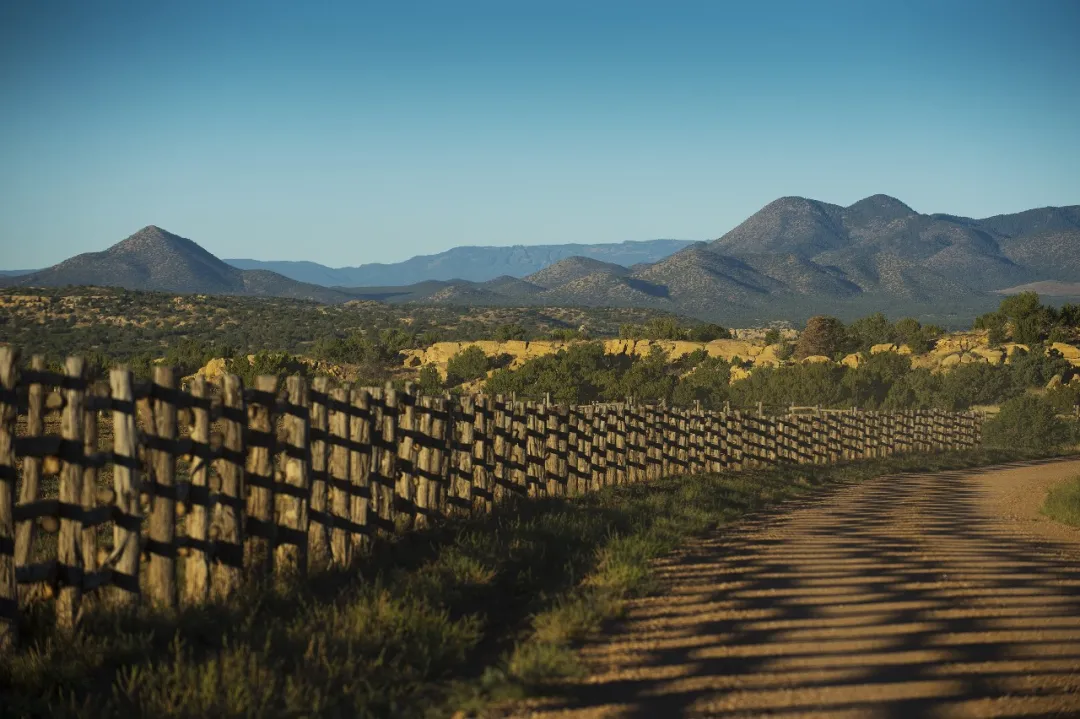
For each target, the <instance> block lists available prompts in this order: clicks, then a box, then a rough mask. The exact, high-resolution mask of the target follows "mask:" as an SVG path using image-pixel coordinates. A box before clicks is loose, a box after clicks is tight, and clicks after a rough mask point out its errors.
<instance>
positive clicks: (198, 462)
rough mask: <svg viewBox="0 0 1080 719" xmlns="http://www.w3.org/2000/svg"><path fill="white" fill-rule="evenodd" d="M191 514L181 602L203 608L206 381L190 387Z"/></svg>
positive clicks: (206, 581)
mask: <svg viewBox="0 0 1080 719" xmlns="http://www.w3.org/2000/svg"><path fill="white" fill-rule="evenodd" d="M191 396H192V398H193V400H194V401H193V402H192V409H191V415H192V416H191V420H192V422H191V443H192V452H191V490H190V491H189V492H188V498H189V500H190V504H191V510H190V511H189V512H188V515H187V538H188V545H187V548H188V555H187V560H186V561H185V563H184V600H185V601H186V602H188V603H191V604H202V603H203V602H205V601H206V599H207V597H208V596H209V593H210V552H208V551H207V549H208V547H209V545H208V544H207V542H208V541H209V532H210V512H211V503H210V493H209V489H210V402H209V396H208V394H207V391H206V379H205V378H204V377H203V376H202V375H196V376H195V379H194V380H192V383H191Z"/></svg>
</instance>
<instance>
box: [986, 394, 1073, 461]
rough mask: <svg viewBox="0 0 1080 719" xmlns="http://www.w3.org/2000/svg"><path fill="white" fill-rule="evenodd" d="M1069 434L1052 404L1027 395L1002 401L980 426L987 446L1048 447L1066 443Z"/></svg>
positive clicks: (1032, 448)
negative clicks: (989, 417) (995, 414)
mask: <svg viewBox="0 0 1080 719" xmlns="http://www.w3.org/2000/svg"><path fill="white" fill-rule="evenodd" d="M1071 435H1072V432H1071V431H1070V427H1069V426H1068V425H1067V424H1066V423H1065V422H1063V421H1062V420H1060V419H1058V417H1057V413H1056V412H1055V411H1054V406H1053V404H1051V403H1050V401H1049V400H1047V399H1045V398H1043V397H1037V396H1035V395H1030V394H1025V395H1022V396H1020V397H1016V398H1014V399H1011V400H1009V401H1008V402H1006V403H1005V404H1003V405H1002V406H1001V411H1000V412H999V413H998V415H997V416H996V417H994V418H993V419H990V420H988V421H987V422H986V424H985V426H984V427H983V441H984V442H985V443H986V445H987V446H990V447H1000V448H1007V449H1031V450H1036V451H1045V450H1051V449H1055V448H1058V447H1061V446H1062V445H1065V444H1068V443H1069V442H1070V441H1071V440H1072V436H1071Z"/></svg>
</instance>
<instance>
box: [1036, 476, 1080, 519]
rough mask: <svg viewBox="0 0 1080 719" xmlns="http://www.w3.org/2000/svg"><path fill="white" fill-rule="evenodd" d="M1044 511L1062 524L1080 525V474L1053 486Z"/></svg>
mask: <svg viewBox="0 0 1080 719" xmlns="http://www.w3.org/2000/svg"><path fill="white" fill-rule="evenodd" d="M1042 513H1043V514H1045V515H1046V516H1047V517H1050V519H1053V520H1055V521H1058V522H1061V523H1062V524H1068V525H1070V526H1073V527H1080V476H1077V477H1073V478H1072V479H1068V480H1065V481H1064V482H1062V483H1061V484H1058V485H1056V486H1054V487H1051V488H1050V491H1049V492H1047V493H1046V500H1045V501H1043V506H1042Z"/></svg>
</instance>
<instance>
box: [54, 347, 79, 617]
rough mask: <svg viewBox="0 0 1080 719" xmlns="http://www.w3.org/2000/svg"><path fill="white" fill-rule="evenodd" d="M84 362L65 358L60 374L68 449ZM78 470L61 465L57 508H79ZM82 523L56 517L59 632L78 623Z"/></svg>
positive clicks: (72, 464)
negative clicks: (64, 380)
mask: <svg viewBox="0 0 1080 719" xmlns="http://www.w3.org/2000/svg"><path fill="white" fill-rule="evenodd" d="M84 367H85V365H84V362H83V360H82V358H81V357H68V358H67V362H66V363H65V364H64V370H65V371H64V373H65V375H66V376H67V377H68V379H69V381H70V386H69V387H68V388H67V389H65V390H64V410H63V414H62V415H61V424H60V434H61V436H62V437H63V438H64V439H65V440H66V441H67V442H69V443H70V444H69V446H75V447H82V430H83V424H82V422H83V416H82V415H83V406H84V401H85V394H84V390H83V383H84V378H85V373H84ZM81 502H82V467H81V466H79V462H78V461H71V460H70V459H65V460H63V461H62V468H61V474H60V504H61V506H64V505H66V506H68V507H72V508H79V507H81ZM81 540H82V522H80V521H79V520H77V519H72V518H70V517H66V516H64V513H61V516H60V535H59V537H58V538H57V545H56V560H57V563H58V564H59V565H60V566H61V567H63V568H64V570H65V572H66V577H67V580H66V582H65V583H64V584H63V585H62V586H61V587H60V591H59V594H58V595H57V597H56V625H57V628H59V629H60V630H61V631H64V632H70V631H72V630H74V628H75V625H76V624H77V622H78V619H79V609H80V605H81V601H82V576H83V571H82V552H81V551H80V544H81V543H82V542H81Z"/></svg>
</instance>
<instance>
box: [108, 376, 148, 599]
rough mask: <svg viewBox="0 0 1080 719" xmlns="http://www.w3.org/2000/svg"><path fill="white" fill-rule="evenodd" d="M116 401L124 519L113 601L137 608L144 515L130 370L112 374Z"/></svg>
mask: <svg viewBox="0 0 1080 719" xmlns="http://www.w3.org/2000/svg"><path fill="white" fill-rule="evenodd" d="M109 385H110V392H111V394H112V400H113V458H114V459H113V461H114V465H113V491H114V492H115V493H116V507H117V509H118V510H119V511H120V514H121V517H120V519H118V520H117V521H116V522H114V523H113V551H114V552H116V551H119V554H118V556H117V559H116V563H115V564H114V565H113V581H112V583H113V586H114V587H115V589H114V590H113V593H112V594H113V599H114V601H116V603H118V604H128V605H130V604H134V603H135V601H136V600H137V599H138V597H139V553H140V552H141V550H142V547H140V540H139V536H140V527H141V525H142V511H141V507H140V505H139V487H140V486H141V480H140V478H139V461H138V457H139V450H138V447H137V446H136V441H137V436H138V435H137V434H136V430H135V400H134V393H133V392H132V386H131V372H130V370H128V369H114V370H112V371H111V372H110V373H109Z"/></svg>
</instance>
